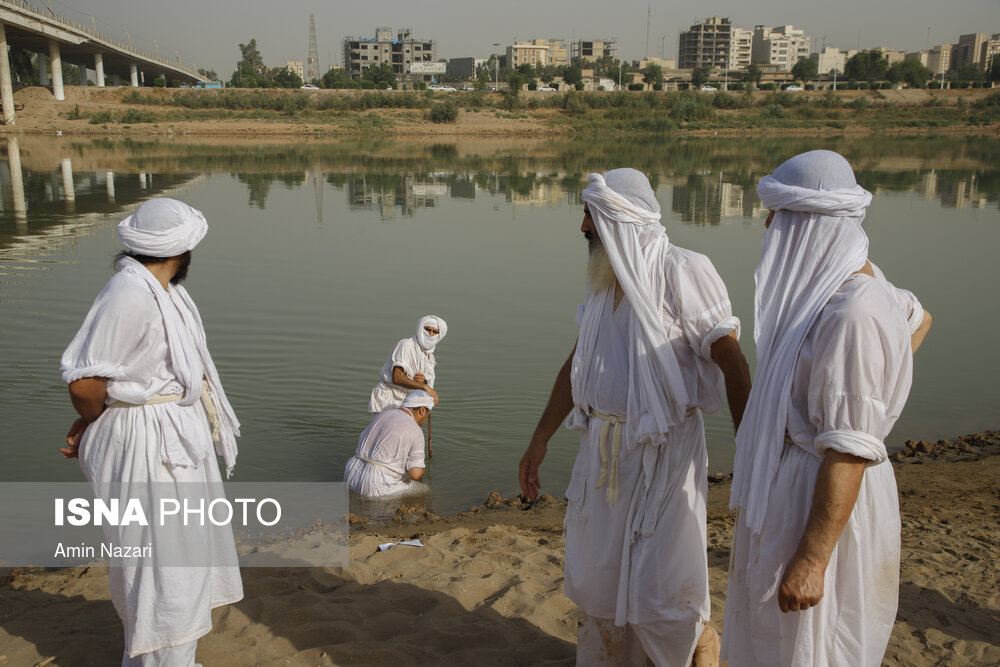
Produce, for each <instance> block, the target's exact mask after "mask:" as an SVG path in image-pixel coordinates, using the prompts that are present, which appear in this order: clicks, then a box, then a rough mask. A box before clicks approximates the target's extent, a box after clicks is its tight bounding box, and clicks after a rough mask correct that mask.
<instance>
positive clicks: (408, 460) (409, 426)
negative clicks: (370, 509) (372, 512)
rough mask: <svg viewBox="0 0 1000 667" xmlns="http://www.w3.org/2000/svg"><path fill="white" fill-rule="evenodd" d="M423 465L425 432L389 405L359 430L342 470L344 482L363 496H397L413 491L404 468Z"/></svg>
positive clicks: (411, 419)
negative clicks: (356, 439) (353, 450)
mask: <svg viewBox="0 0 1000 667" xmlns="http://www.w3.org/2000/svg"><path fill="white" fill-rule="evenodd" d="M359 457H360V458H359ZM363 459H367V461H366V460H363ZM423 467H425V466H424V432H423V431H421V430H420V427H419V426H417V422H415V421H413V417H411V416H410V415H409V414H407V413H406V412H404V411H402V410H399V409H397V408H389V409H388V410H385V411H384V412H380V413H379V414H377V415H375V418H374V419H372V421H371V423H370V424H368V428H366V429H365V430H364V431H363V432H362V433H361V437H360V438H359V439H358V449H357V451H356V452H355V455H354V456H352V457H351V458H350V459H348V461H347V467H346V468H345V469H344V482H346V483H347V487H348V488H349V489H350V490H351V491H353V492H354V493H357V494H358V495H361V496H364V497H365V498H381V497H384V496H392V495H398V494H401V493H406V492H407V491H412V490H413V483H412V482H411V481H410V477H409V475H408V474H407V471H408V470H409V469H410V468H423Z"/></svg>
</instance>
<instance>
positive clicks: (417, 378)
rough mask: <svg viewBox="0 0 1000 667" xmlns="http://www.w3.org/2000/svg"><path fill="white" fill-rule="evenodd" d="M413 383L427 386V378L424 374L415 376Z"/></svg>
mask: <svg viewBox="0 0 1000 667" xmlns="http://www.w3.org/2000/svg"><path fill="white" fill-rule="evenodd" d="M413 381H414V382H422V383H424V384H427V376H425V375H424V374H423V373H417V374H416V375H414V376H413Z"/></svg>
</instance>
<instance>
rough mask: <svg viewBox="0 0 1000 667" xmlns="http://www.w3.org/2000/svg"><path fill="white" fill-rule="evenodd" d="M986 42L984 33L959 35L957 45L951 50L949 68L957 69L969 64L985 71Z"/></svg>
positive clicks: (987, 39) (986, 38)
mask: <svg viewBox="0 0 1000 667" xmlns="http://www.w3.org/2000/svg"><path fill="white" fill-rule="evenodd" d="M988 41H989V38H988V37H987V35H986V33H982V32H977V33H972V34H969V35H960V36H959V38H958V44H956V45H955V46H953V47H952V48H951V68H952V69H958V68H959V67H961V66H962V65H965V64H967V63H971V64H973V65H975V66H976V67H979V68H980V69H985V67H986V42H988Z"/></svg>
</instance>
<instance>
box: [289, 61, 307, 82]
mask: <svg viewBox="0 0 1000 667" xmlns="http://www.w3.org/2000/svg"><path fill="white" fill-rule="evenodd" d="M285 69H287V70H288V71H289V72H291V73H292V74H298V75H299V78H300V79H303V80H304V78H303V77H304V76H305V68H303V67H302V61H301V60H286V61H285Z"/></svg>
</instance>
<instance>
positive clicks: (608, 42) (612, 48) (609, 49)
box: [570, 39, 618, 63]
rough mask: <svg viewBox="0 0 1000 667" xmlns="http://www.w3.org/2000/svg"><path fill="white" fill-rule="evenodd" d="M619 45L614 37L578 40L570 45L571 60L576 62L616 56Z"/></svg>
mask: <svg viewBox="0 0 1000 667" xmlns="http://www.w3.org/2000/svg"><path fill="white" fill-rule="evenodd" d="M617 46H618V42H617V41H616V40H613V39H599V40H595V41H590V42H588V41H583V40H580V41H576V42H573V43H572V44H571V45H570V61H571V62H574V63H575V62H584V61H587V60H596V59H597V58H603V57H604V56H609V57H611V58H616V57H617V54H616V51H617Z"/></svg>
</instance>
